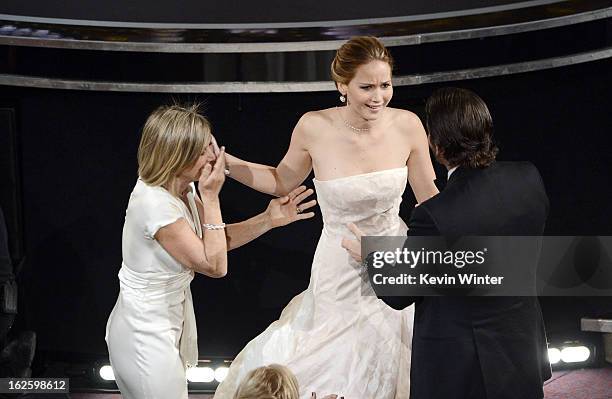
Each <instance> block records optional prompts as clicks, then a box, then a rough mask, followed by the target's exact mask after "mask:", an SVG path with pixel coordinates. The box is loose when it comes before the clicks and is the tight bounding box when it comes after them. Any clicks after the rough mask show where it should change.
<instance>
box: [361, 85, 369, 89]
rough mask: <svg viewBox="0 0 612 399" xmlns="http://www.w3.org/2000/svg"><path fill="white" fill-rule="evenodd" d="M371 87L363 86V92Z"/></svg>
mask: <svg viewBox="0 0 612 399" xmlns="http://www.w3.org/2000/svg"><path fill="white" fill-rule="evenodd" d="M370 87H371V86H361V89H362V90H368V89H369V88H370Z"/></svg>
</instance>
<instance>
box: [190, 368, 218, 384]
mask: <svg viewBox="0 0 612 399" xmlns="http://www.w3.org/2000/svg"><path fill="white" fill-rule="evenodd" d="M215 374H216V373H215V371H214V370H213V369H211V368H210V367H191V368H188V369H187V381H189V382H212V381H213V380H214V379H215Z"/></svg>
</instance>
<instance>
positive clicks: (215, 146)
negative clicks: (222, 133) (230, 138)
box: [210, 134, 221, 157]
mask: <svg viewBox="0 0 612 399" xmlns="http://www.w3.org/2000/svg"><path fill="white" fill-rule="evenodd" d="M210 144H212V146H213V153H214V154H215V156H216V157H218V156H219V153H220V152H221V149H220V148H219V144H217V140H216V139H215V136H213V135H212V134H211V135H210Z"/></svg>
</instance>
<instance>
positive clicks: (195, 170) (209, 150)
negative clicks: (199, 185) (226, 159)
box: [181, 142, 217, 181]
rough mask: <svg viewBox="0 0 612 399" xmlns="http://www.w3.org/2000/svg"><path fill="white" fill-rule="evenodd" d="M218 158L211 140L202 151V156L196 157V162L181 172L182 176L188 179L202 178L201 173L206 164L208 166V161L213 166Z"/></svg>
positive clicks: (196, 179)
mask: <svg viewBox="0 0 612 399" xmlns="http://www.w3.org/2000/svg"><path fill="white" fill-rule="evenodd" d="M216 160H217V157H216V156H215V152H214V150H213V144H212V142H211V143H210V144H208V146H207V147H206V148H205V149H204V151H202V153H201V154H200V156H199V157H198V158H197V159H196V161H195V163H194V164H193V165H192V166H190V167H188V168H187V169H185V170H184V171H183V172H182V173H181V176H182V177H184V178H186V179H188V180H189V181H198V180H199V179H200V175H201V174H202V169H204V166H206V164H207V163H210V164H211V166H214V165H215V161H216Z"/></svg>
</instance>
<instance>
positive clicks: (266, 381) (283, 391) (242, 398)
mask: <svg viewBox="0 0 612 399" xmlns="http://www.w3.org/2000/svg"><path fill="white" fill-rule="evenodd" d="M299 397H300V393H299V389H298V382H297V379H296V378H295V376H294V375H293V373H292V372H291V370H289V369H288V368H287V367H285V366H281V365H280V364H271V365H269V366H262V367H258V368H256V369H255V370H251V371H250V372H249V373H248V374H247V376H246V377H245V378H244V380H243V381H242V382H241V383H240V386H239V387H238V390H237V391H236V393H235V394H234V399H299Z"/></svg>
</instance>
